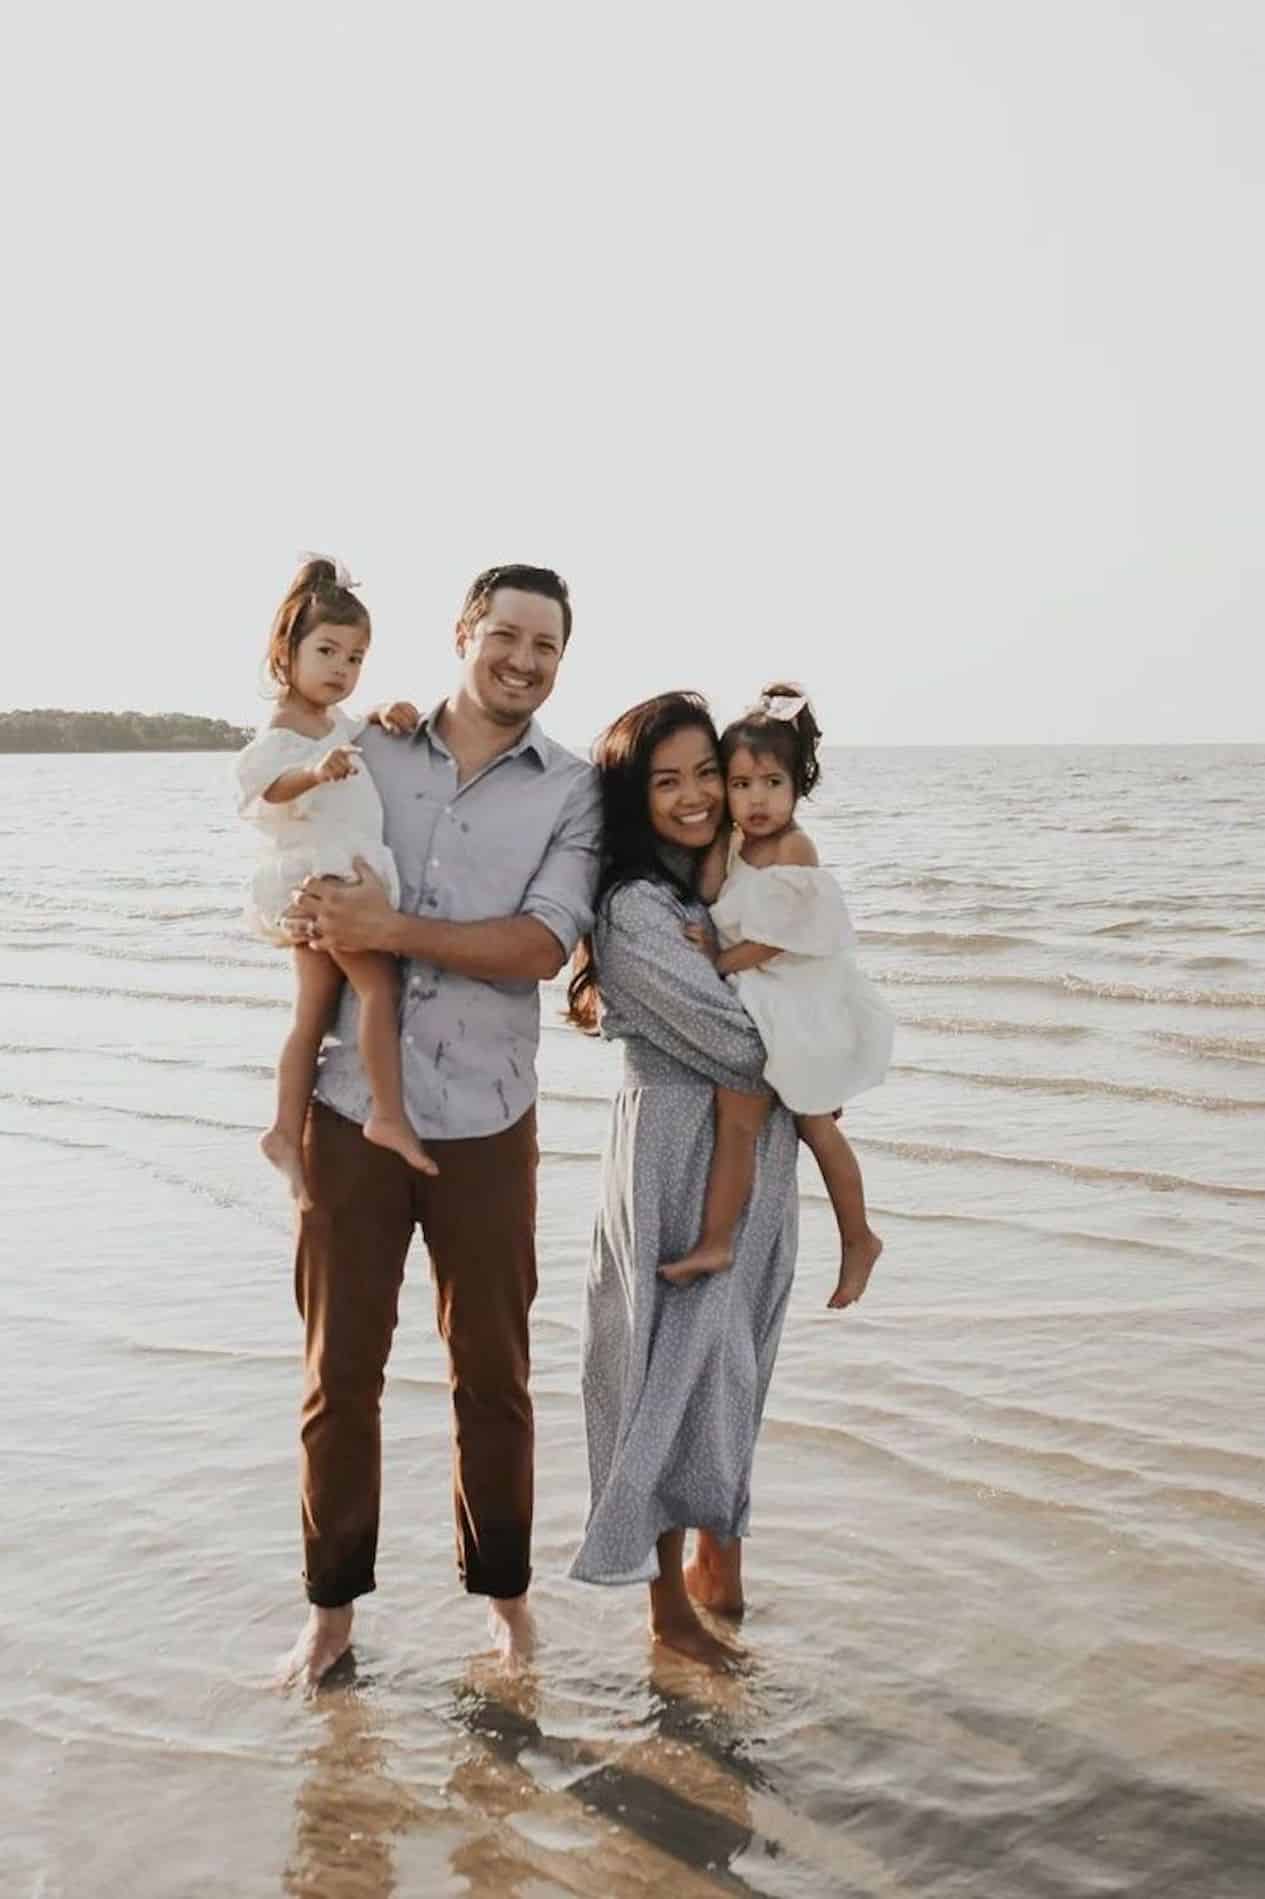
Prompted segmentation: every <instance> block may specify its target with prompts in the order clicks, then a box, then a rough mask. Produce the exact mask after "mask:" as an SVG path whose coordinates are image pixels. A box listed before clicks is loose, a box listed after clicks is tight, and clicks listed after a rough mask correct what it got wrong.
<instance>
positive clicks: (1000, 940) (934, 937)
mask: <svg viewBox="0 0 1265 1899" xmlns="http://www.w3.org/2000/svg"><path fill="white" fill-rule="evenodd" d="M857 935H858V937H859V938H860V940H861V942H862V943H865V944H870V945H882V946H886V947H893V948H897V949H931V950H945V951H947V952H948V953H949V954H954V953H956V954H959V955H964V956H973V955H978V954H979V953H980V952H981V951H983V950H1003V949H1031V948H1032V947H1033V945H1032V939H1031V938H1030V937H1026V936H1003V935H1000V934H997V933H994V932H991V931H988V930H984V931H980V932H979V933H978V934H976V935H961V934H958V933H957V932H956V931H953V930H858V932H857Z"/></svg>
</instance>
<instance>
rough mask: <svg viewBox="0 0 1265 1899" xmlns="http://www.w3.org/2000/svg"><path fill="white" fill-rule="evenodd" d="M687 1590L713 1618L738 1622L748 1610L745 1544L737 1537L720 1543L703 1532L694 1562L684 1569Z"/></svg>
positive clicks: (696, 1546)
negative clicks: (744, 1576)
mask: <svg viewBox="0 0 1265 1899" xmlns="http://www.w3.org/2000/svg"><path fill="white" fill-rule="evenodd" d="M685 1587H686V1588H687V1589H688V1590H689V1593H690V1595H691V1596H692V1597H693V1599H694V1601H695V1602H701V1603H702V1605H703V1607H704V1608H705V1609H710V1610H711V1612H712V1614H713V1615H724V1616H732V1617H733V1619H734V1620H735V1621H737V1620H738V1619H739V1618H740V1617H741V1616H742V1613H743V1610H744V1609H745V1608H746V1603H745V1602H744V1600H743V1595H742V1544H741V1542H740V1541H739V1540H738V1538H737V1537H735V1538H734V1539H733V1540H732V1541H731V1542H729V1543H718V1542H717V1541H715V1540H714V1539H713V1538H712V1537H710V1536H705V1535H703V1534H701V1533H700V1535H699V1538H698V1542H697V1544H696V1545H695V1549H694V1560H693V1562H691V1563H687V1564H686V1566H685Z"/></svg>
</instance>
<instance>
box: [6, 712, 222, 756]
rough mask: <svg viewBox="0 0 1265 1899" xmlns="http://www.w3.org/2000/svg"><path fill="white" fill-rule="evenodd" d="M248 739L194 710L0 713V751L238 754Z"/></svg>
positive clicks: (219, 720) (217, 720)
mask: <svg viewBox="0 0 1265 1899" xmlns="http://www.w3.org/2000/svg"><path fill="white" fill-rule="evenodd" d="M250 736H251V734H250V732H249V731H247V730H246V729H245V727H243V726H240V725H230V724H229V723H228V720H227V719H200V718H198V717H197V716H196V715H195V714H194V713H192V712H58V711H54V710H52V709H49V708H45V709H43V710H40V711H37V712H0V752H235V751H238V750H239V749H240V748H241V747H242V746H243V745H244V744H245V743H246V741H247V739H248V738H250Z"/></svg>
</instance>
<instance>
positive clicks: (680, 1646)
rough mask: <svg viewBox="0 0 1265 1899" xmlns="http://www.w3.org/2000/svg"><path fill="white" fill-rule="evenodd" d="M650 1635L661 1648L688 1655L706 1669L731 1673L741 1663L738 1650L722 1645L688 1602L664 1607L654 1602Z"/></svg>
mask: <svg viewBox="0 0 1265 1899" xmlns="http://www.w3.org/2000/svg"><path fill="white" fill-rule="evenodd" d="M650 1633H651V1635H652V1636H653V1637H654V1639H655V1641H656V1642H658V1643H659V1644H660V1646H661V1647H663V1648H670V1649H672V1650H673V1651H674V1653H675V1654H677V1655H686V1656H688V1657H689V1659H690V1661H692V1662H701V1663H702V1664H703V1666H704V1668H715V1669H718V1670H719V1671H720V1672H721V1673H722V1674H728V1673H730V1672H731V1671H732V1670H733V1669H735V1668H737V1666H738V1664H739V1663H740V1662H741V1660H742V1655H741V1652H740V1651H739V1650H738V1649H736V1648H733V1647H732V1646H731V1645H730V1644H729V1643H728V1642H722V1641H721V1639H720V1637H719V1636H718V1635H713V1634H712V1632H711V1630H710V1629H708V1628H705V1627H704V1626H703V1624H702V1623H701V1622H700V1621H699V1619H698V1617H697V1616H696V1615H695V1613H694V1611H693V1609H692V1608H691V1607H690V1605H689V1603H688V1602H686V1603H684V1604H681V1603H677V1602H674V1603H671V1604H668V1605H664V1606H661V1605H659V1604H658V1603H655V1602H654V1601H653V1600H652V1601H651V1605H650Z"/></svg>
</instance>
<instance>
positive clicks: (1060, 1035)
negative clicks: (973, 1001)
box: [897, 1015, 1092, 1042]
mask: <svg viewBox="0 0 1265 1899" xmlns="http://www.w3.org/2000/svg"><path fill="white" fill-rule="evenodd" d="M897 1020H898V1022H899V1024H900V1026H901V1028H903V1029H930V1030H931V1032H932V1033H933V1034H934V1035H986V1036H998V1037H1007V1036H1018V1037H1021V1038H1026V1037H1029V1036H1031V1037H1032V1038H1033V1039H1035V1040H1036V1041H1039V1042H1079V1041H1081V1040H1083V1039H1084V1037H1085V1036H1087V1035H1090V1034H1091V1033H1092V1030H1090V1029H1088V1028H1085V1027H1084V1026H1083V1025H1082V1024H1081V1023H1079V1022H1009V1021H1006V1020H1004V1019H1002V1020H996V1019H993V1020H989V1019H983V1020H981V1019H979V1018H978V1017H970V1016H957V1015H902V1016H899V1017H898V1018H897Z"/></svg>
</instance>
